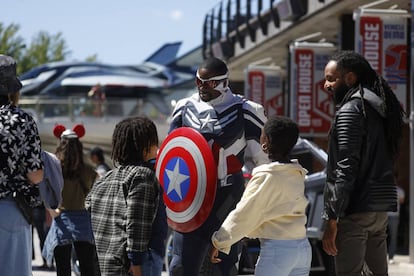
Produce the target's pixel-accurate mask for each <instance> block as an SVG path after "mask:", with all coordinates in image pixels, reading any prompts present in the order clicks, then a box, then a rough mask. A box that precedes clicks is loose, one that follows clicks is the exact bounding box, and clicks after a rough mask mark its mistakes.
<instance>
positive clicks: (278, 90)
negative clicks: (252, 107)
mask: <svg viewBox="0 0 414 276" xmlns="http://www.w3.org/2000/svg"><path fill="white" fill-rule="evenodd" d="M245 89H246V91H245V93H244V95H245V96H246V98H247V99H249V100H252V101H254V102H257V103H260V104H262V105H263V106H264V108H265V110H266V112H267V114H268V116H272V115H284V112H285V109H284V95H283V71H282V70H281V69H280V67H278V66H259V65H252V66H248V67H247V69H246V74H245Z"/></svg>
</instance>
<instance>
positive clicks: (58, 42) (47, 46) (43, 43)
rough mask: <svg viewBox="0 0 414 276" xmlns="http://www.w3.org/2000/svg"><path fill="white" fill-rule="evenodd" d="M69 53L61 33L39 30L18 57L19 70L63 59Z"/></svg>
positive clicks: (23, 70)
mask: <svg viewBox="0 0 414 276" xmlns="http://www.w3.org/2000/svg"><path fill="white" fill-rule="evenodd" d="M69 54H70V51H68V47H67V44H66V41H65V40H64V39H63V38H62V34H61V33H58V34H56V35H49V34H48V33H46V32H39V33H38V34H37V35H36V36H35V37H34V38H33V40H32V42H31V43H30V46H29V47H28V48H27V49H26V51H25V52H24V54H23V56H22V57H21V59H20V62H19V64H20V66H21V68H20V69H21V70H22V71H21V72H25V71H27V70H29V69H30V68H33V67H35V66H37V65H40V64H44V63H47V62H52V61H62V60H65V59H66V58H67V57H68V55H69Z"/></svg>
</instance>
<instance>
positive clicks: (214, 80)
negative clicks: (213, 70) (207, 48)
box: [196, 71, 229, 88]
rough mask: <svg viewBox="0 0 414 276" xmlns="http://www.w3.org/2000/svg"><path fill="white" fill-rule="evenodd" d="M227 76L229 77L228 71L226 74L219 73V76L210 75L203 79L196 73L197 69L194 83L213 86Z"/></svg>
mask: <svg viewBox="0 0 414 276" xmlns="http://www.w3.org/2000/svg"><path fill="white" fill-rule="evenodd" d="M228 78H229V73H226V74H224V75H220V76H214V77H211V78H208V79H203V78H201V77H200V75H199V74H198V71H197V74H196V84H197V86H202V85H207V86H208V87H210V88H215V87H216V86H217V85H218V84H219V82H220V81H224V80H226V79H228Z"/></svg>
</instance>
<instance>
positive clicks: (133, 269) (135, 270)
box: [128, 265, 142, 276]
mask: <svg viewBox="0 0 414 276" xmlns="http://www.w3.org/2000/svg"><path fill="white" fill-rule="evenodd" d="M128 272H129V273H130V275H131V276H142V274H141V266H139V265H131V266H130V267H129V270H128Z"/></svg>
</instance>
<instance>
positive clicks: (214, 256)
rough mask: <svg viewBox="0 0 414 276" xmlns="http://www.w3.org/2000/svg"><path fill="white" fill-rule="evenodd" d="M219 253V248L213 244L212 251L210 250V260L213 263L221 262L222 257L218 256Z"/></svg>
mask: <svg viewBox="0 0 414 276" xmlns="http://www.w3.org/2000/svg"><path fill="white" fill-rule="evenodd" d="M218 254H219V251H218V249H217V248H215V247H214V246H212V247H211V248H210V252H209V255H210V262H212V263H213V264H217V263H219V262H221V259H220V258H217V257H218Z"/></svg>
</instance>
